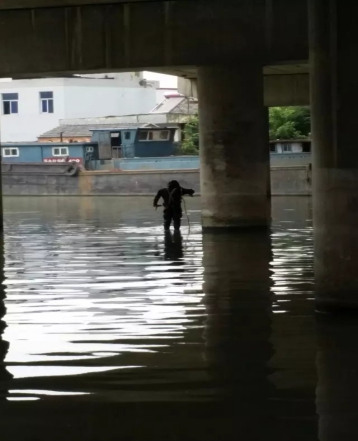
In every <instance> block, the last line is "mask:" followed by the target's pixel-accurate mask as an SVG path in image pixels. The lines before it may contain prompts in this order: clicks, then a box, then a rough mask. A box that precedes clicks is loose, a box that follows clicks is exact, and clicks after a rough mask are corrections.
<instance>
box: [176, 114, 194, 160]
mask: <svg viewBox="0 0 358 441" xmlns="http://www.w3.org/2000/svg"><path fill="white" fill-rule="evenodd" d="M180 150H181V151H180V153H181V154H182V155H198V154H199V118H198V115H193V116H191V117H190V119H189V120H188V122H187V123H186V124H185V128H184V139H183V141H182V144H181V149H180Z"/></svg>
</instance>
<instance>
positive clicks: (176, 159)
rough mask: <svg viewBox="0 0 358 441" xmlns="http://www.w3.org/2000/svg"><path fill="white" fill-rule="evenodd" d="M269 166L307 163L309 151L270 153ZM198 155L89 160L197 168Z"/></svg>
mask: <svg viewBox="0 0 358 441" xmlns="http://www.w3.org/2000/svg"><path fill="white" fill-rule="evenodd" d="M270 161H271V167H291V166H297V165H301V166H302V165H308V164H310V163H311V162H312V157H311V153H284V154H282V153H281V154H279V153H271V155H270ZM199 168H200V162H199V156H168V157H163V158H126V159H123V158H121V159H109V160H107V161H91V169H93V170H113V169H117V170H198V169H199Z"/></svg>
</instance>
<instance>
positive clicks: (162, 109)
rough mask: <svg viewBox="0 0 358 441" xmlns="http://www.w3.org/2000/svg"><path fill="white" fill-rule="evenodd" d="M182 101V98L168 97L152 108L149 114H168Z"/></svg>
mask: <svg viewBox="0 0 358 441" xmlns="http://www.w3.org/2000/svg"><path fill="white" fill-rule="evenodd" d="M183 99H184V97H183V96H175V97H168V98H166V99H165V100H164V101H162V102H161V103H160V104H158V105H157V106H156V107H154V109H153V110H152V111H151V112H150V113H170V112H171V111H172V110H174V109H175V108H176V106H178V105H179V104H180V103H181V102H182V101H183Z"/></svg>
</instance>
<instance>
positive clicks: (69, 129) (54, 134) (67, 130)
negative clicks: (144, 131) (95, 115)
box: [39, 123, 143, 138]
mask: <svg viewBox="0 0 358 441" xmlns="http://www.w3.org/2000/svg"><path fill="white" fill-rule="evenodd" d="M138 127H143V124H135V123H127V124H84V125H61V126H58V127H55V128H54V129H52V130H49V131H48V132H45V133H43V134H42V135H40V136H39V138H60V137H61V133H62V136H63V137H64V138H65V137H66V138H68V137H71V136H72V137H74V138H76V137H86V136H88V137H91V135H92V132H91V130H99V129H136V128H138Z"/></svg>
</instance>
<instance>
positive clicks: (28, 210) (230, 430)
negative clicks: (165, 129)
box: [0, 197, 358, 441]
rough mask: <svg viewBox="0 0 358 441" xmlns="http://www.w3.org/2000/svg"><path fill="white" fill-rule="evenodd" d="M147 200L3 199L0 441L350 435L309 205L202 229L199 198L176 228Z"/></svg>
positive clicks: (351, 402) (355, 377)
mask: <svg viewBox="0 0 358 441" xmlns="http://www.w3.org/2000/svg"><path fill="white" fill-rule="evenodd" d="M151 202H152V201H151V199H148V198H134V199H131V198H109V197H104V198H12V199H6V200H5V210H6V218H5V244H4V249H5V264H4V272H5V295H6V298H5V299H4V304H3V305H2V307H1V308H0V313H1V315H4V317H3V319H2V324H1V327H0V329H1V331H3V333H2V340H1V341H0V356H1V357H2V359H3V363H2V364H1V366H0V380H1V382H0V383H1V390H0V407H1V408H0V411H1V413H0V428H1V439H4V440H6V441H7V440H16V441H17V440H25V441H28V440H29V441H30V440H31V441H35V440H36V441H40V440H41V441H42V440H49V439H51V440H55V441H56V440H66V441H70V440H83V441H87V440H88V441H102V440H103V441H107V440H118V439H125V440H146V441H147V440H162V439H163V440H199V441H200V440H204V439H205V440H234V439H245V440H254V441H256V440H257V441H258V440H263V439H275V440H277V441H279V440H290V441H292V440H318V439H319V440H320V441H336V440H337V441H338V440H346V439H347V440H348V439H351V440H352V439H354V436H353V438H352V433H353V432H354V433H355V431H356V425H357V422H356V421H357V416H358V405H357V404H355V402H356V401H357V400H356V398H355V397H356V395H357V393H358V361H357V360H358V355H357V348H358V344H357V343H356V338H354V336H358V327H357V325H356V321H355V320H351V319H347V320H345V321H344V322H340V321H339V320H338V319H333V318H330V317H328V318H327V317H320V318H315V315H314V303H313V289H314V286H313V245H312V223H311V207H310V199H307V198H275V199H274V200H273V222H272V232H271V233H270V234H266V233H246V234H234V235H226V234H220V235H211V234H205V235H204V236H203V235H202V234H201V228H200V200H199V199H191V200H189V201H188V202H187V209H188V215H189V218H190V229H189V228H188V224H187V221H184V226H183V228H182V233H181V235H180V234H179V235H174V234H170V235H164V233H163V230H162V226H161V222H162V221H161V212H160V211H154V210H153V209H152V207H151ZM5 308H6V310H5ZM5 312H6V313H5ZM5 325H7V326H5Z"/></svg>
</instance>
